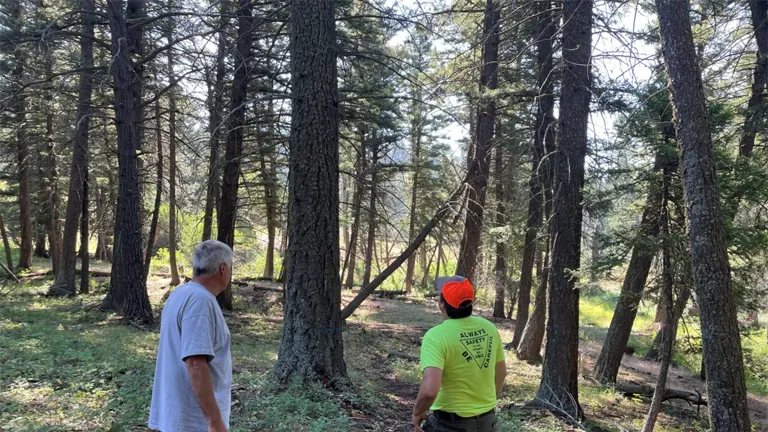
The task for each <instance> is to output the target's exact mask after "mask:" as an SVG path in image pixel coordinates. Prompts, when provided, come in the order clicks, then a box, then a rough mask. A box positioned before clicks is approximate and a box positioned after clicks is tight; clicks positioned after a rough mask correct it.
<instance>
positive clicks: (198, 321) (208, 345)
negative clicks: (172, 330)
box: [181, 305, 215, 362]
mask: <svg viewBox="0 0 768 432" xmlns="http://www.w3.org/2000/svg"><path fill="white" fill-rule="evenodd" d="M201 306H203V307H200V308H194V307H193V308H191V310H187V311H186V313H185V314H184V316H182V319H181V360H182V361H184V360H186V359H187V357H191V356H199V355H204V356H207V357H208V362H210V361H211V360H213V358H214V351H213V347H214V344H215V341H214V337H215V331H214V321H213V319H214V318H213V317H212V316H211V314H210V313H209V311H208V310H207V309H208V308H206V307H204V305H201Z"/></svg>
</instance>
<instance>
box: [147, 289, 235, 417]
mask: <svg viewBox="0 0 768 432" xmlns="http://www.w3.org/2000/svg"><path fill="white" fill-rule="evenodd" d="M229 346H230V336H229V329H228V328H227V323H226V322H225V321H224V315H222V313H221V309H220V308H219V305H218V303H216V297H214V295H213V294H212V293H211V292H210V291H208V290H207V289H205V288H204V287H203V286H202V285H200V284H198V283H196V282H189V283H186V284H184V285H181V286H179V287H178V288H176V289H175V290H174V291H173V292H172V293H171V295H170V296H169V297H168V301H167V302H166V304H165V307H164V308H163V315H162V321H161V323H160V344H159V347H158V349H157V365H156V367H155V382H154V385H153V387H152V406H151V408H150V413H149V427H150V429H155V430H159V431H162V432H197V431H200V432H207V431H208V423H207V421H206V420H205V416H204V415H203V411H202V409H200V404H199V403H198V401H197V398H196V397H195V393H194V392H193V391H192V385H191V383H190V380H189V374H188V373H187V369H186V365H185V363H184V360H185V359H186V358H187V357H190V356H194V355H205V356H208V367H209V368H210V370H211V380H212V382H213V393H214V396H215V398H216V402H217V404H218V406H219V410H221V416H222V418H223V419H224V424H226V425H227V427H229V411H230V407H231V398H232V355H231V353H230V347H229Z"/></svg>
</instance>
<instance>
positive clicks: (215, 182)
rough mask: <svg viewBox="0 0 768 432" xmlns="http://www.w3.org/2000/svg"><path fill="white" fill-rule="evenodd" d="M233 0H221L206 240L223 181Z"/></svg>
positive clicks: (211, 124) (206, 198)
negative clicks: (221, 161) (221, 144)
mask: <svg viewBox="0 0 768 432" xmlns="http://www.w3.org/2000/svg"><path fill="white" fill-rule="evenodd" d="M228 5H229V0H222V1H220V2H219V13H220V14H221V18H220V21H219V29H218V47H217V49H216V82H215V83H214V85H213V89H212V93H213V95H212V103H211V105H210V112H209V125H208V131H209V133H210V134H211V139H210V146H211V153H210V156H209V158H208V184H207V185H206V194H205V213H204V217H203V239H202V240H203V241H206V240H209V239H210V238H211V231H212V229H213V209H214V208H215V207H216V202H217V201H218V198H217V197H218V196H219V185H220V183H221V175H220V172H219V142H220V141H221V135H222V133H221V128H222V126H224V124H223V123H222V121H221V113H222V111H224V80H225V79H226V76H227V69H226V57H227V39H226V35H227V27H228V24H229V18H228V15H227V13H228V12H229V7H228Z"/></svg>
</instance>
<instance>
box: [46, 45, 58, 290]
mask: <svg viewBox="0 0 768 432" xmlns="http://www.w3.org/2000/svg"><path fill="white" fill-rule="evenodd" d="M52 51H53V47H52V46H51V43H50V42H47V43H43V63H44V68H45V76H46V79H47V80H48V83H46V85H45V92H46V105H45V144H46V145H45V159H44V164H45V172H46V174H47V175H46V179H45V180H46V183H47V184H46V187H45V193H46V195H45V199H46V204H47V206H48V217H49V220H48V221H47V227H48V243H49V244H50V246H51V266H52V268H53V274H54V275H58V274H59V264H60V262H59V259H60V257H61V242H62V239H61V223H60V222H59V219H61V203H60V201H61V198H60V197H59V186H58V181H59V173H58V170H57V169H56V148H55V146H56V143H55V140H54V136H53V134H54V130H53V115H54V109H55V108H54V101H53V99H54V97H53V55H52Z"/></svg>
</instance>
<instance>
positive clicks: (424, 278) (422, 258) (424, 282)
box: [387, 245, 436, 288]
mask: <svg viewBox="0 0 768 432" xmlns="http://www.w3.org/2000/svg"><path fill="white" fill-rule="evenodd" d="M435 252H436V251H433V252H432V257H430V258H429V262H427V245H423V246H422V247H421V249H420V250H419V262H420V263H421V268H422V269H423V271H422V273H421V287H422V288H426V287H429V268H430V267H432V258H434V256H435ZM387 264H389V262H387Z"/></svg>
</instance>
